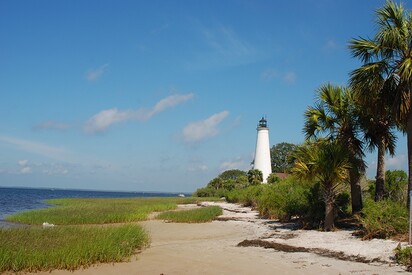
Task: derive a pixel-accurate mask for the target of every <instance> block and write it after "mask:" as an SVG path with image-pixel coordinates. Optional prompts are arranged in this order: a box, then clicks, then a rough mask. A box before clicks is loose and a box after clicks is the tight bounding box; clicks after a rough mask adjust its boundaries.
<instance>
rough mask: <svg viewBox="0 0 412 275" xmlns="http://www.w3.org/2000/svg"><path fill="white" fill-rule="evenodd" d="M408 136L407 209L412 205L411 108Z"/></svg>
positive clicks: (407, 128) (407, 125)
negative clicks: (411, 193) (411, 198)
mask: <svg viewBox="0 0 412 275" xmlns="http://www.w3.org/2000/svg"><path fill="white" fill-rule="evenodd" d="M411 93H412V92H411ZM406 131H407V132H406V135H407V139H408V194H407V197H408V200H407V207H408V208H409V205H410V203H411V202H410V196H409V194H410V192H411V190H412V110H411V107H410V109H409V112H408V120H407V124H406Z"/></svg>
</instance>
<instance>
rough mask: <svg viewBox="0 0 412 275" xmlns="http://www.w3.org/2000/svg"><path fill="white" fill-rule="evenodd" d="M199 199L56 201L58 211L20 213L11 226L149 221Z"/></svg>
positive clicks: (49, 209) (9, 219) (12, 218)
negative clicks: (148, 219) (150, 218)
mask: <svg viewBox="0 0 412 275" xmlns="http://www.w3.org/2000/svg"><path fill="white" fill-rule="evenodd" d="M197 201H199V199H198V198H191V197H188V198H175V197H173V198H121V199H107V198H104V199H95V198H94V199H55V200H49V201H47V202H48V203H50V204H54V205H56V206H55V207H51V208H46V209H40V210H34V211H26V212H20V213H17V214H15V215H12V216H9V217H7V218H6V220H7V221H10V222H18V223H25V224H37V225H40V224H42V223H43V222H48V223H53V224H57V225H73V224H106V223H124V222H136V221H143V220H146V219H147V217H148V215H149V214H150V213H151V212H155V211H156V212H160V211H167V210H173V209H175V208H176V207H177V204H184V203H195V202H197Z"/></svg>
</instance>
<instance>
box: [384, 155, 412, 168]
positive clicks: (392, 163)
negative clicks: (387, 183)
mask: <svg viewBox="0 0 412 275" xmlns="http://www.w3.org/2000/svg"><path fill="white" fill-rule="evenodd" d="M407 163H408V162H407V159H406V156H405V155H397V156H394V157H393V158H387V159H386V165H387V168H388V169H406V168H407Z"/></svg>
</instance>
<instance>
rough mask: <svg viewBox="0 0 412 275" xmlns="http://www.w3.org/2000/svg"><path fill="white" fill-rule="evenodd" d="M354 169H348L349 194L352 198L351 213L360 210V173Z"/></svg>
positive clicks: (361, 204) (361, 205)
mask: <svg viewBox="0 0 412 275" xmlns="http://www.w3.org/2000/svg"><path fill="white" fill-rule="evenodd" d="M354 170H356V169H350V171H349V177H350V195H351V199H352V214H355V213H358V212H360V211H361V210H362V207H363V203H362V188H361V185H360V175H359V173H358V171H354Z"/></svg>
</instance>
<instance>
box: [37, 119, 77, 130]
mask: <svg viewBox="0 0 412 275" xmlns="http://www.w3.org/2000/svg"><path fill="white" fill-rule="evenodd" d="M33 128H34V129H35V130H58V131H63V130H67V129H69V128H70V125H69V124H65V123H60V122H57V121H53V120H49V121H46V122H43V123H40V124H38V125H36V126H34V127H33Z"/></svg>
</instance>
